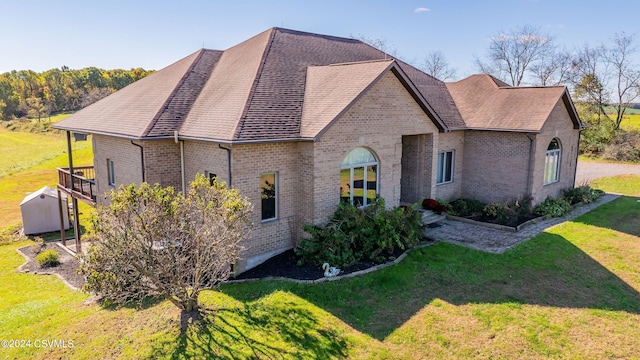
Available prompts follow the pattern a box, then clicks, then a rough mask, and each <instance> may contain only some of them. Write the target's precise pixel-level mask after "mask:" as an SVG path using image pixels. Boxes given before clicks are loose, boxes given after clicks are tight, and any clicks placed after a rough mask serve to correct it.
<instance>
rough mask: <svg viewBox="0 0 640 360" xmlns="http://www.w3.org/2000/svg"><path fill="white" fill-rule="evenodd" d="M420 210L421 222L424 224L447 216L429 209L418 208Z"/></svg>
mask: <svg viewBox="0 0 640 360" xmlns="http://www.w3.org/2000/svg"><path fill="white" fill-rule="evenodd" d="M420 212H422V223H423V224H425V225H429V224H433V223H435V222H438V221H442V220H444V219H446V218H447V217H446V216H445V215H438V214H436V213H434V212H433V211H431V210H420Z"/></svg>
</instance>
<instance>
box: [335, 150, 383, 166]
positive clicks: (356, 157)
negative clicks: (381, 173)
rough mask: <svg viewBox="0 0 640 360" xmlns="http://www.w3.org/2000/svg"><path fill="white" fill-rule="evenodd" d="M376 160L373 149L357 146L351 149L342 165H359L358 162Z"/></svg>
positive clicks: (364, 162) (363, 162)
mask: <svg viewBox="0 0 640 360" xmlns="http://www.w3.org/2000/svg"><path fill="white" fill-rule="evenodd" d="M372 162H376V158H375V157H374V156H373V154H372V153H371V151H369V150H367V149H365V148H361V147H358V148H355V149H353V150H351V152H350V153H349V154H347V156H346V157H345V158H344V160H343V161H342V166H349V165H357V164H366V163H372Z"/></svg>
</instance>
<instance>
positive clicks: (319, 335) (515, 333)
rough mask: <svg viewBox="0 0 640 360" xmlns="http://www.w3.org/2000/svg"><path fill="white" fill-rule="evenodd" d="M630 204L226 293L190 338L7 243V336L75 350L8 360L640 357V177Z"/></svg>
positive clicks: (153, 307) (2, 317)
mask: <svg viewBox="0 0 640 360" xmlns="http://www.w3.org/2000/svg"><path fill="white" fill-rule="evenodd" d="M598 186H600V187H602V188H603V189H605V190H609V191H621V192H624V193H625V194H626V196H623V197H621V198H620V199H618V200H616V201H614V202H611V203H608V204H605V205H602V206H601V207H599V208H598V209H596V210H594V211H592V212H590V213H588V214H586V215H584V216H581V217H579V218H577V219H575V220H574V221H571V222H567V223H564V224H562V225H560V226H557V227H554V228H552V229H550V230H549V231H547V232H545V233H543V234H540V235H539V236H537V237H535V238H534V239H532V240H530V241H528V242H525V243H523V244H521V245H519V246H517V247H515V248H513V249H511V250H509V251H507V252H506V253H504V254H501V255H496V254H489V253H484V252H480V251H476V250H472V249H467V248H464V247H460V246H455V245H450V244H444V243H441V244H436V245H434V246H430V247H426V248H423V249H419V250H417V251H415V252H413V253H412V254H411V255H410V256H408V257H407V258H405V259H404V260H403V261H402V262H401V263H400V264H398V265H395V266H392V267H389V268H386V269H383V270H381V271H377V272H374V273H371V274H368V275H366V276H361V277H357V278H353V279H347V280H340V281H336V282H330V283H322V284H316V285H309V284H295V283H290V282H282V281H261V282H255V283H244V284H230V285H225V286H223V287H222V288H221V291H207V292H205V293H203V295H202V297H201V299H200V300H201V302H202V303H203V304H205V305H206V306H207V308H209V309H210V313H209V315H208V316H205V318H204V319H203V320H200V321H196V322H194V323H193V324H192V325H190V326H188V327H185V328H184V330H182V328H181V326H180V323H181V320H183V321H184V322H185V323H186V322H187V321H185V320H186V319H181V318H180V313H179V312H178V311H177V310H176V309H174V308H173V306H172V305H171V304H169V303H168V302H166V301H164V302H156V303H150V304H148V305H147V306H145V307H144V308H143V309H141V310H135V309H130V308H119V309H104V308H101V307H99V306H97V305H95V304H85V300H86V299H87V298H88V296H87V295H84V294H79V293H76V292H73V291H71V290H69V289H67V288H65V287H64V285H62V283H61V282H60V281H59V280H58V279H57V278H55V277H50V276H37V275H31V274H18V273H16V272H15V269H16V267H17V266H18V265H19V264H21V263H22V262H23V259H22V257H21V256H20V255H18V254H17V253H16V252H15V249H16V248H19V247H21V246H24V245H28V244H30V242H28V241H25V242H21V243H11V244H8V245H3V246H0V298H2V299H3V300H2V301H1V302H0V339H32V340H33V339H67V340H72V341H73V344H74V347H73V348H67V349H61V348H53V349H52V348H48V349H42V348H41V349H36V348H28V349H15V348H14V349H0V357H3V358H4V357H7V358H14V357H17V358H35V359H38V358H40V359H48V358H74V359H76V358H77V359H93V358H95V357H96V354H98V355H99V357H100V358H121V359H145V358H146V359H155V358H172V359H187V358H193V357H196V358H197V357H201V358H202V357H204V356H205V354H209V356H211V357H214V358H222V359H259V358H265V359H266V358H289V359H304V358H310V359H325V358H346V357H349V358H356V359H422V358H445V359H446V358H456V359H458V358H496V359H498V358H504V359H516V358H517V359H546V358H581V359H602V358H625V359H633V358H636V359H637V358H640V348H639V347H638V346H637V344H638V339H639V338H640V294H639V293H638V291H640V203H638V199H639V197H640V177H638V176H636V177H622V178H616V179H612V180H611V179H603V180H600V181H599V182H598Z"/></svg>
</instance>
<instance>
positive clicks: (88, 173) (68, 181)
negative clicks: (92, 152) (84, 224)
mask: <svg viewBox="0 0 640 360" xmlns="http://www.w3.org/2000/svg"><path fill="white" fill-rule="evenodd" d="M58 189H59V190H60V191H63V192H64V193H66V194H69V195H71V196H72V197H74V198H77V199H79V200H82V201H84V202H88V203H95V202H96V197H97V193H96V183H95V172H94V170H93V166H78V167H74V168H73V174H71V172H70V171H69V168H58Z"/></svg>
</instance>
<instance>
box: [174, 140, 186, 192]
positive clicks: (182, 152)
mask: <svg viewBox="0 0 640 360" xmlns="http://www.w3.org/2000/svg"><path fill="white" fill-rule="evenodd" d="M173 140H174V141H175V142H176V144H180V180H181V181H182V194H183V195H184V194H186V193H187V189H186V187H185V177H184V141H180V140H179V139H178V131H177V130H176V131H174V132H173Z"/></svg>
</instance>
